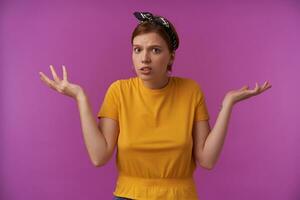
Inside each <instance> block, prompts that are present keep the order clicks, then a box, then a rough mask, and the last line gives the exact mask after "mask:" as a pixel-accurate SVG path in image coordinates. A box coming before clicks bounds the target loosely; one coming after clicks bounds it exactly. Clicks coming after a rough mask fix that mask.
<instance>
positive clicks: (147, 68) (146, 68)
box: [142, 67, 150, 71]
mask: <svg viewBox="0 0 300 200" xmlns="http://www.w3.org/2000/svg"><path fill="white" fill-rule="evenodd" d="M142 70H143V71H145V70H150V68H149V67H145V68H142Z"/></svg>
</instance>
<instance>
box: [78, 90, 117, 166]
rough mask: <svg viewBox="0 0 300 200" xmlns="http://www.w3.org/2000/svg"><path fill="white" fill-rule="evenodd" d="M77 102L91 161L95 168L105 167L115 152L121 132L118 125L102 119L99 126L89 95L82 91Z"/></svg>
mask: <svg viewBox="0 0 300 200" xmlns="http://www.w3.org/2000/svg"><path fill="white" fill-rule="evenodd" d="M76 100H77V105H78V109H79V113H80V120H81V127H82V132H83V137H84V142H85V145H86V148H87V150H88V153H89V156H90V159H91V161H92V162H93V164H94V165H95V166H97V167H99V166H103V165H104V164H105V163H107V162H108V161H109V159H110V158H111V156H112V154H113V152H114V147H115V145H116V142H117V136H118V132H119V131H118V124H117V122H116V121H114V120H112V119H109V118H101V119H100V121H99V123H98V125H97V122H96V119H95V118H94V116H93V113H92V109H91V106H90V102H89V99H88V97H87V95H85V93H84V92H83V91H82V92H81V93H80V94H79V95H78V97H77V98H76Z"/></svg>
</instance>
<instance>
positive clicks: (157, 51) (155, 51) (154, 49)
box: [152, 48, 161, 54]
mask: <svg viewBox="0 0 300 200" xmlns="http://www.w3.org/2000/svg"><path fill="white" fill-rule="evenodd" d="M152 51H153V52H154V53H155V54H158V53H160V52H161V50H160V49H159V48H153V49H152Z"/></svg>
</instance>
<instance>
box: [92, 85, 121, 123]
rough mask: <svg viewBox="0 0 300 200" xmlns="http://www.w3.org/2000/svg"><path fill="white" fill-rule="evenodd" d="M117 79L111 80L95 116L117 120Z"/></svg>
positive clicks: (118, 86)
mask: <svg viewBox="0 0 300 200" xmlns="http://www.w3.org/2000/svg"><path fill="white" fill-rule="evenodd" d="M119 84H120V83H119V81H115V82H113V83H112V84H111V85H110V86H109V87H108V89H107V91H106V94H105V97H104V100H103V102H102V105H101V108H100V110H99V112H98V115H97V117H98V118H100V117H108V118H111V119H114V120H116V121H119V120H118V118H119V88H120V85H119Z"/></svg>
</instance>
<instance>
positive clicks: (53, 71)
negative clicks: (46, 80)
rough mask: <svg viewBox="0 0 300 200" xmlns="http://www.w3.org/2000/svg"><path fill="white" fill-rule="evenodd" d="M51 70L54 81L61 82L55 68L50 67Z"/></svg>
mask: <svg viewBox="0 0 300 200" xmlns="http://www.w3.org/2000/svg"><path fill="white" fill-rule="evenodd" d="M50 70H51V73H52V76H53V79H54V80H55V81H57V82H59V81H60V79H59V77H58V76H57V74H56V72H55V70H54V67H53V66H52V65H50Z"/></svg>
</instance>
